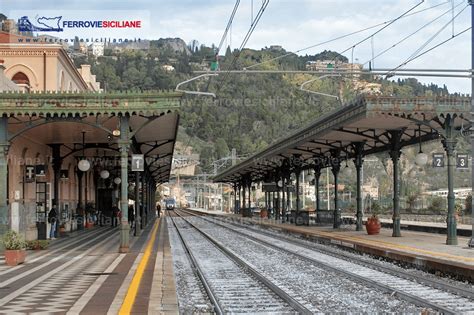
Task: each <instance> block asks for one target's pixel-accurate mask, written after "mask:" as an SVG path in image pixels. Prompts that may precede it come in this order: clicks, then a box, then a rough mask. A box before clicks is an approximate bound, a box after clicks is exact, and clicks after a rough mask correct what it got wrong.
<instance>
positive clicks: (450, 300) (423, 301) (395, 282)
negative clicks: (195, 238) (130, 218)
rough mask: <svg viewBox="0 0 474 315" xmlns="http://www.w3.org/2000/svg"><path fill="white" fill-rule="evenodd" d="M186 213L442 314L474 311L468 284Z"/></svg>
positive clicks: (471, 293)
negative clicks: (455, 284)
mask: <svg viewBox="0 0 474 315" xmlns="http://www.w3.org/2000/svg"><path fill="white" fill-rule="evenodd" d="M185 213H187V214H192V215H194V216H199V217H201V218H202V219H203V220H206V221H208V222H212V223H213V224H216V225H217V226H219V227H222V228H224V229H227V230H229V231H232V232H233V233H236V234H238V235H241V236H244V237H246V238H248V239H251V240H253V241H255V242H258V243H260V244H263V245H265V246H268V247H271V248H274V249H277V250H279V251H282V252H285V253H288V254H291V255H294V256H295V257H298V258H299V259H303V260H306V261H308V262H311V263H313V264H316V265H318V266H320V267H322V268H324V269H326V270H330V271H332V272H336V273H338V274H341V275H343V276H345V277H348V278H350V279H353V280H354V281H357V282H359V283H362V284H364V285H366V286H369V287H373V288H376V289H378V290H382V291H384V292H387V293H390V294H392V295H396V296H398V297H400V298H401V299H404V300H406V301H408V302H411V303H413V304H416V305H418V306H422V307H428V308H431V309H433V310H436V311H438V312H441V313H444V314H459V313H463V314H471V313H472V314H474V293H473V292H472V290H471V289H469V288H467V287H459V286H454V285H450V284H448V283H445V282H443V281H439V280H434V279H430V278H424V277H422V276H419V275H414V274H412V273H408V272H403V271H400V270H398V268H391V267H386V266H381V265H380V264H376V263H375V262H374V263H371V262H369V261H368V260H366V259H362V258H361V259H357V258H356V257H355V255H349V254H344V253H341V252H340V251H336V250H334V249H332V248H330V247H328V246H324V245H321V244H314V243H311V244H309V243H308V242H305V241H303V240H296V239H290V238H289V237H286V236H283V235H281V234H276V233H272V232H268V231H262V230H257V229H255V228H250V227H249V226H246V225H242V224H237V223H235V222H226V220H225V219H221V218H219V219H217V218H213V220H212V221H211V220H209V219H208V218H206V217H203V216H202V215H197V214H196V213H194V212H190V211H186V212H185Z"/></svg>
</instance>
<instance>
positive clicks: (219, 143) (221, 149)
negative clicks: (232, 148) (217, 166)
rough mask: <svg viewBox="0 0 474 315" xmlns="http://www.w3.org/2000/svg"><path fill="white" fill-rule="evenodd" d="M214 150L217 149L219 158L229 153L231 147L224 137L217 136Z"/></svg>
mask: <svg viewBox="0 0 474 315" xmlns="http://www.w3.org/2000/svg"><path fill="white" fill-rule="evenodd" d="M214 150H215V151H216V155H217V158H218V159H220V158H223V157H225V156H228V155H229V147H228V146H227V142H226V141H225V140H224V139H223V138H217V140H216V144H215V146H214Z"/></svg>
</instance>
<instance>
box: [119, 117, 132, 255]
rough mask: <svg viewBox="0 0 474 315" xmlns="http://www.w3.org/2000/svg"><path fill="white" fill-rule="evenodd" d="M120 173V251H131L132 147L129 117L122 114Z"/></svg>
mask: <svg viewBox="0 0 474 315" xmlns="http://www.w3.org/2000/svg"><path fill="white" fill-rule="evenodd" d="M118 144H119V149H120V175H121V179H122V182H121V183H120V184H121V189H120V190H121V194H120V210H121V212H122V222H121V225H120V248H119V252H120V253H128V252H129V244H130V240H129V235H130V226H129V225H128V150H129V148H130V137H129V117H128V116H120V140H119V142H118Z"/></svg>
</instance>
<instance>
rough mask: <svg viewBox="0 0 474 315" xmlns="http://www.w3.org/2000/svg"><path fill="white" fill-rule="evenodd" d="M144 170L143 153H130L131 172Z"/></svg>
mask: <svg viewBox="0 0 474 315" xmlns="http://www.w3.org/2000/svg"><path fill="white" fill-rule="evenodd" d="M144 170H145V157H144V155H143V154H132V172H143V171H144Z"/></svg>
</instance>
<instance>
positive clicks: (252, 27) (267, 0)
mask: <svg viewBox="0 0 474 315" xmlns="http://www.w3.org/2000/svg"><path fill="white" fill-rule="evenodd" d="M269 3H270V0H263V2H262V6H261V7H260V10H259V11H258V12H257V14H256V16H255V19H254V20H253V21H252V23H251V24H250V28H249V30H248V31H247V34H246V35H245V37H244V39H243V40H242V43H241V44H240V47H239V48H238V50H237V53H236V54H235V55H234V58H233V59H232V62H231V64H230V66H229V67H228V70H231V69H232V67H233V66H234V65H235V63H236V62H237V59H239V57H240V54H241V53H242V49H243V48H244V47H245V45H246V44H247V42H248V40H249V39H250V36H251V35H252V33H253V32H254V30H255V28H256V27H257V24H258V22H259V21H260V18H261V17H262V15H263V13H264V12H265V9H266V8H267V6H268V4H269ZM227 77H228V73H226V74H225V75H224V78H223V79H222V81H221V84H220V85H219V86H218V87H217V90H218V91H219V90H220V88H221V87H222V84H224V82H225V81H226V80H227Z"/></svg>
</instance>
